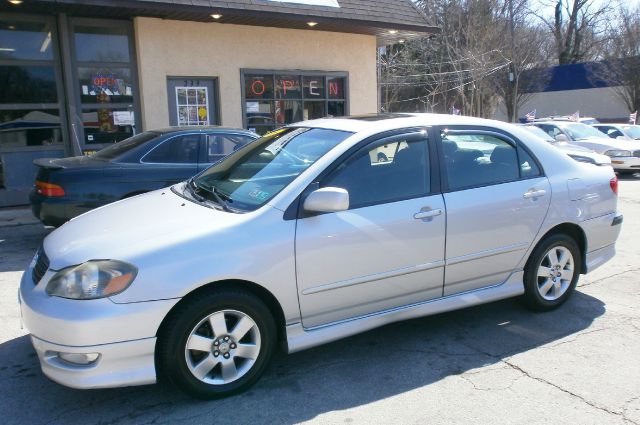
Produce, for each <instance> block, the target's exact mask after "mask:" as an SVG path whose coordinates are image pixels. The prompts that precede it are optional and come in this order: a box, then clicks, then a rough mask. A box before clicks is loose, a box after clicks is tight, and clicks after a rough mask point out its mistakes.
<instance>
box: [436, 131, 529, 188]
mask: <svg viewBox="0 0 640 425" xmlns="http://www.w3.org/2000/svg"><path fill="white" fill-rule="evenodd" d="M442 142H443V148H444V157H445V168H446V170H447V179H448V183H449V188H450V189H453V190H456V189H463V188H468V187H474V186H486V185H490V184H498V183H504V182H509V181H514V180H518V179H519V178H520V170H521V169H522V167H524V168H525V169H526V170H527V173H528V172H532V170H533V168H536V169H537V167H536V166H535V163H534V162H533V160H532V159H531V158H530V157H529V158H528V160H524V162H522V163H521V162H519V161H518V151H517V149H516V147H515V146H513V145H511V144H510V143H508V142H506V141H505V140H502V139H499V138H497V137H494V136H490V135H485V134H472V133H470V134H447V133H446V132H443V133H442ZM525 163H526V164H525Z"/></svg>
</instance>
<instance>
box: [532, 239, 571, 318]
mask: <svg viewBox="0 0 640 425" xmlns="http://www.w3.org/2000/svg"><path fill="white" fill-rule="evenodd" d="M581 268H582V255H581V254H580V249H579V248H578V245H577V244H576V242H575V241H574V240H573V238H571V237H570V236H568V235H565V234H556V235H551V236H549V237H547V238H545V239H544V240H543V241H542V242H540V243H539V244H538V246H537V247H536V248H535V249H534V250H533V253H532V254H531V257H529V261H528V262H527V265H526V267H525V270H524V290H525V293H524V301H525V303H526V304H527V306H529V307H530V308H531V309H533V310H537V311H548V310H553V309H554V308H557V307H559V306H560V305H561V304H563V303H564V302H565V301H567V300H568V299H569V297H570V296H571V294H572V293H573V291H574V289H575V287H576V284H577V283H578V278H579V277H580V270H581Z"/></svg>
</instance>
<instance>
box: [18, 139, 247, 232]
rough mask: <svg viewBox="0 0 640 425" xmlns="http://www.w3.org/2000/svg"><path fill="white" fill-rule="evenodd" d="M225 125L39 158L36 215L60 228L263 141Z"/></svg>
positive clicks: (34, 194)
mask: <svg viewBox="0 0 640 425" xmlns="http://www.w3.org/2000/svg"><path fill="white" fill-rule="evenodd" d="M257 138H258V136H257V135H256V134H255V133H253V132H250V131H247V130H241V129H234V128H223V127H174V128H166V129H160V130H153V131H145V132H143V133H140V134H138V135H136V136H133V137H130V138H129V139H126V140H123V141H121V142H118V143H116V144H114V145H112V146H109V147H107V148H105V149H102V150H100V151H98V152H96V153H95V154H93V155H89V156H76V157H71V158H59V159H37V160H35V161H34V164H35V165H36V166H37V167H38V171H37V174H36V181H35V186H34V189H33V191H32V192H31V194H30V196H29V199H30V202H31V209H32V211H33V214H34V215H35V216H36V217H37V218H38V219H39V220H40V221H42V222H43V223H44V224H45V225H47V226H60V225H61V224H63V223H64V222H65V221H68V220H70V219H71V218H73V217H76V216H78V215H80V214H82V213H85V212H87V211H89V210H92V209H94V208H97V207H99V206H102V205H105V204H108V203H110V202H114V201H118V200H120V199H124V198H129V197H131V196H135V195H139V194H141V193H145V192H150V191H152V190H156V189H160V188H163V187H167V186H170V185H172V184H175V183H178V182H180V181H183V180H186V179H188V178H189V177H191V176H193V175H195V174H196V173H198V172H199V171H202V170H204V169H205V168H207V167H209V166H210V165H211V164H212V163H214V162H216V161H219V160H220V159H222V158H224V157H225V156H226V155H228V154H230V153H232V152H234V151H235V150H237V149H239V148H240V147H242V146H244V145H245V144H247V143H249V142H251V141H253V140H255V139H257Z"/></svg>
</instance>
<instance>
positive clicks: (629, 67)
mask: <svg viewBox="0 0 640 425" xmlns="http://www.w3.org/2000/svg"><path fill="white" fill-rule="evenodd" d="M616 15H617V16H616V18H617V19H615V20H613V21H612V24H611V25H610V26H609V37H608V41H607V43H606V46H605V49H603V57H604V59H605V61H604V62H603V66H602V67H601V68H600V69H601V71H600V72H598V73H596V76H597V77H598V78H600V79H602V80H604V81H606V82H607V83H609V85H610V86H612V87H613V89H614V90H615V92H616V94H617V95H618V96H619V97H620V99H622V101H623V102H624V103H625V104H626V105H627V107H628V108H629V111H631V112H633V111H637V110H639V109H640V5H638V6H636V7H635V8H630V7H628V6H626V5H625V4H624V3H623V2H620V4H619V6H618V10H617V13H616Z"/></svg>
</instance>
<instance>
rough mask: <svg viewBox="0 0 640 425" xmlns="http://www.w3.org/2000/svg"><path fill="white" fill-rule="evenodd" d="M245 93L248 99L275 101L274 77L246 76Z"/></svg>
mask: <svg viewBox="0 0 640 425" xmlns="http://www.w3.org/2000/svg"><path fill="white" fill-rule="evenodd" d="M244 93H245V97H246V98H247V99H273V75H245V79H244Z"/></svg>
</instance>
